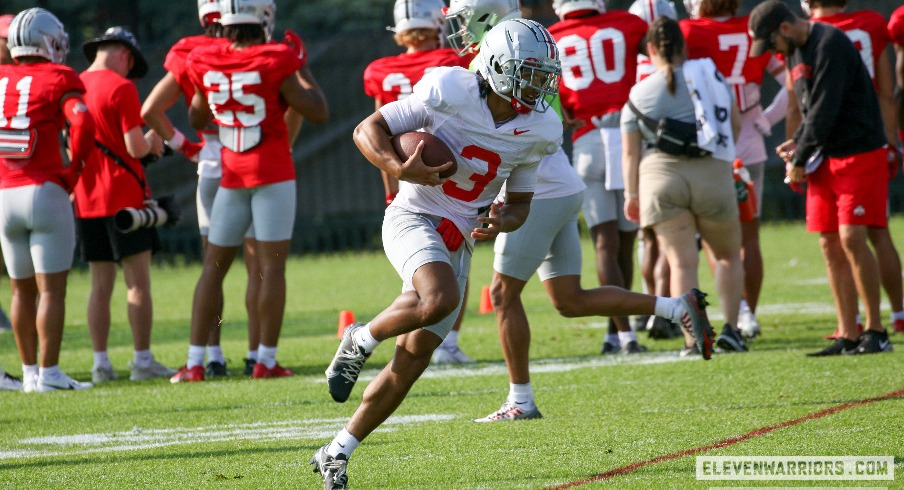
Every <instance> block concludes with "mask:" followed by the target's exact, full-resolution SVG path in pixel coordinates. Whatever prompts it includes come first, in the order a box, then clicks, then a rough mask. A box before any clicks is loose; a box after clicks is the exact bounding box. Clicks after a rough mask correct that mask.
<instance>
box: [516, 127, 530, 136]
mask: <svg viewBox="0 0 904 490" xmlns="http://www.w3.org/2000/svg"><path fill="white" fill-rule="evenodd" d="M528 131H530V130H529V129H525V130H524V131H518V128H515V129H514V132H515V136H518V135H519V134H524V133H526V132H528Z"/></svg>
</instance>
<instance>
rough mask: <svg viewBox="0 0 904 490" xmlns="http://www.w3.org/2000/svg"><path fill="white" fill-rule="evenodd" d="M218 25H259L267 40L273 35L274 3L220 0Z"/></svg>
mask: <svg viewBox="0 0 904 490" xmlns="http://www.w3.org/2000/svg"><path fill="white" fill-rule="evenodd" d="M220 8H221V9H222V11H221V14H220V24H222V25H224V26H232V25H238V24H260V26H261V27H262V28H263V29H264V34H266V35H267V39H270V37H271V36H272V35H273V23H274V21H275V19H276V3H274V1H273V0H221V1H220Z"/></svg>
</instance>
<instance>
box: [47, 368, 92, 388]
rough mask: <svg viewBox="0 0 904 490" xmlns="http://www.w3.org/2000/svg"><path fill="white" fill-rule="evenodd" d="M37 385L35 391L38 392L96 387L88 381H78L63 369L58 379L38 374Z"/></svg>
mask: <svg viewBox="0 0 904 490" xmlns="http://www.w3.org/2000/svg"><path fill="white" fill-rule="evenodd" d="M35 385H36V386H35V391H36V392H38V393H44V392H47V391H56V390H87V389H88V388H94V385H93V384H91V383H88V382H87V381H86V382H79V381H76V380H74V379H72V378H70V377H69V376H68V375H67V374H66V373H64V372H62V371H60V374H59V376H57V377H56V379H48V378H45V377H42V376H40V375H38V379H37V382H36V384H35Z"/></svg>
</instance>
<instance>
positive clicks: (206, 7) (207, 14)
mask: <svg viewBox="0 0 904 490" xmlns="http://www.w3.org/2000/svg"><path fill="white" fill-rule="evenodd" d="M222 13H223V9H222V8H221V7H220V1H219V0H198V20H200V21H201V27H203V28H205V29H206V28H207V26H209V25H210V24H213V23H219V22H220V14H222Z"/></svg>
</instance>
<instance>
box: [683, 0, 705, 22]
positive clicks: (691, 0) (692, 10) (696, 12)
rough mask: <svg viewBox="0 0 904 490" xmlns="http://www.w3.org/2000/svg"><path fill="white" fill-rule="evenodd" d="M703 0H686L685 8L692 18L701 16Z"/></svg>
mask: <svg viewBox="0 0 904 490" xmlns="http://www.w3.org/2000/svg"><path fill="white" fill-rule="evenodd" d="M701 3H703V0H684V10H687V15H689V16H690V18H691V19H697V18H700V4H701Z"/></svg>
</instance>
